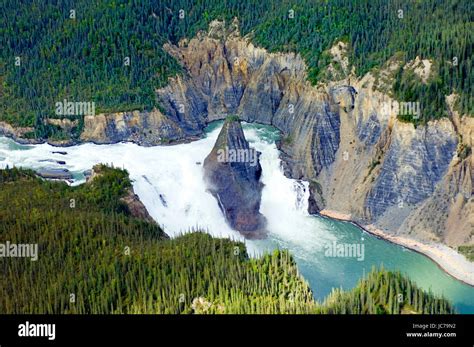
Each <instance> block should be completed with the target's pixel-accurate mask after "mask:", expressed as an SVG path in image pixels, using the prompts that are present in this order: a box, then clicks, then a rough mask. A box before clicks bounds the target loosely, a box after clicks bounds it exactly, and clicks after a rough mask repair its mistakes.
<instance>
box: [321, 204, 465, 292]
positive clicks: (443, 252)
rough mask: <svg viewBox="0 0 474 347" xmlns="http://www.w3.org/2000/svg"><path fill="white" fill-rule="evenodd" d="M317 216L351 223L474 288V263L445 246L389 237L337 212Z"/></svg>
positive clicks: (376, 229) (324, 212) (328, 211)
mask: <svg viewBox="0 0 474 347" xmlns="http://www.w3.org/2000/svg"><path fill="white" fill-rule="evenodd" d="M319 214H320V215H321V216H324V217H329V218H333V219H337V220H342V221H347V222H351V223H353V224H355V225H357V226H358V227H360V228H361V229H363V230H365V231H366V232H368V233H369V234H372V235H374V236H376V237H379V238H381V239H384V240H386V241H389V242H392V243H395V244H397V245H400V246H403V247H406V248H408V249H411V250H413V251H415V252H418V253H420V254H423V255H424V256H426V257H428V258H430V259H431V260H432V261H434V262H435V263H436V264H437V265H438V266H439V267H440V268H441V269H442V270H443V271H445V272H446V273H447V274H448V275H450V276H452V277H454V278H455V279H457V280H459V281H461V282H463V283H465V284H468V285H470V286H474V263H472V262H470V261H469V260H467V259H466V258H465V257H464V256H463V255H462V254H459V253H458V252H456V251H455V250H454V249H452V248H449V247H448V246H446V245H443V244H440V243H425V242H421V241H418V240H413V239H410V238H408V237H406V236H397V235H391V234H389V233H387V232H385V231H382V230H380V229H378V228H376V227H375V226H373V225H360V224H359V223H356V222H354V221H353V220H352V219H351V215H349V214H344V213H340V212H337V211H331V210H321V211H320V212H319Z"/></svg>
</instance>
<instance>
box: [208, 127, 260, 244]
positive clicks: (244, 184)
mask: <svg viewBox="0 0 474 347" xmlns="http://www.w3.org/2000/svg"><path fill="white" fill-rule="evenodd" d="M259 157H260V153H259V152H257V151H256V150H255V149H253V148H251V147H250V146H249V143H248V141H247V140H246V139H245V135H244V132H243V130H242V127H241V125H240V121H239V120H235V119H234V120H232V119H230V120H229V119H228V120H226V121H225V123H224V125H223V127H222V129H221V131H220V133H219V136H218V138H217V141H216V143H215V145H214V148H213V149H212V151H211V153H209V155H208V156H207V157H206V159H205V160H204V165H203V169H204V179H205V182H206V185H207V189H208V191H209V192H210V193H211V194H212V195H213V196H214V197H215V198H216V200H217V202H218V204H219V207H220V209H221V210H222V212H223V214H224V216H225V218H226V220H227V222H228V223H229V225H230V226H231V227H232V228H233V229H235V230H238V231H239V232H240V233H241V234H242V235H244V236H245V237H247V238H250V239H258V238H263V237H264V236H265V234H266V230H265V227H266V219H265V217H264V216H263V215H262V214H261V213H260V211H259V210H260V201H261V196H262V188H263V183H262V182H261V181H260V178H261V175H262V167H261V166H260V161H259Z"/></svg>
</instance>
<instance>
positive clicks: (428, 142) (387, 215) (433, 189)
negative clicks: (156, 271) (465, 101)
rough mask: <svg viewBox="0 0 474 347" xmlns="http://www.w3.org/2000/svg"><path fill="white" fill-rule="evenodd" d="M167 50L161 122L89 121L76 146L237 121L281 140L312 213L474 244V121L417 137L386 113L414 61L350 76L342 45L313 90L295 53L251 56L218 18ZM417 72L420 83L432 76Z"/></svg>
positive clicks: (455, 121) (179, 133)
mask: <svg viewBox="0 0 474 347" xmlns="http://www.w3.org/2000/svg"><path fill="white" fill-rule="evenodd" d="M165 49H166V50H167V51H168V52H169V53H170V54H172V55H173V56H175V57H176V58H177V59H178V60H179V61H180V62H181V63H182V64H183V66H184V68H185V71H186V74H185V75H183V76H177V77H175V78H173V79H171V80H170V81H169V85H168V86H167V87H165V88H163V89H160V90H157V96H158V98H159V99H160V101H161V104H162V105H163V113H162V112H160V111H154V112H152V113H132V114H130V113H126V114H115V115H101V116H100V117H99V118H96V119H86V122H85V131H84V134H83V140H88V141H90V140H92V141H95V142H101V141H102V140H103V139H107V141H116V140H134V141H136V142H139V143H142V144H150V145H151V144H160V143H162V142H163V139H164V138H166V139H167V141H176V140H183V139H189V138H194V137H196V136H200V135H201V134H202V131H203V128H204V127H205V125H206V124H207V123H208V122H210V121H213V120H217V119H223V118H225V117H226V116H227V115H232V114H235V115H238V116H239V117H240V119H242V120H244V121H248V122H259V123H263V124H270V125H273V126H275V127H277V128H278V129H279V130H280V131H281V133H282V140H281V143H280V149H281V151H282V159H283V164H284V169H285V173H286V174H287V175H288V176H290V177H293V178H297V179H305V180H308V181H309V182H310V188H311V192H312V196H311V201H310V208H311V212H317V211H319V210H321V209H330V210H335V211H339V212H342V213H345V214H349V215H351V218H352V219H354V220H357V221H358V222H360V223H362V224H373V225H375V226H376V227H379V228H381V229H385V230H386V231H389V232H393V233H404V234H409V235H411V237H414V238H421V239H424V240H432V239H435V240H438V241H441V242H445V243H447V244H449V245H452V246H456V245H460V244H474V238H473V235H472V234H473V230H474V223H473V204H474V202H473V197H472V189H473V188H472V187H473V177H474V173H473V167H474V165H473V156H472V153H471V152H470V151H467V150H465V148H467V147H470V146H472V142H473V140H472V134H473V127H474V124H473V121H472V120H473V119H472V118H469V117H467V116H465V117H461V116H460V115H456V114H454V113H453V114H452V117H451V118H450V119H448V118H446V119H442V120H438V121H431V122H429V123H428V124H427V125H426V126H419V127H417V128H415V127H414V126H413V125H412V124H407V123H402V122H400V121H398V120H397V117H396V112H395V111H394V110H392V109H388V110H387V107H386V106H387V105H391V104H392V102H393V101H394V100H393V99H392V98H391V96H390V89H391V84H392V82H393V76H394V74H395V73H396V72H397V71H398V69H400V68H404V69H410V68H411V69H414V72H415V73H416V72H417V71H415V70H416V69H417V66H418V65H420V64H414V63H413V62H412V63H408V64H405V65H403V62H401V61H400V60H399V59H397V57H393V58H392V59H390V60H389V61H388V62H387V63H386V65H385V66H383V67H381V68H380V69H378V70H377V71H373V72H370V73H368V74H367V75H365V76H363V77H362V78H357V77H356V76H355V74H354V69H353V68H352V67H351V65H350V62H349V60H348V59H347V50H348V47H347V45H346V44H344V43H342V42H340V43H337V44H336V45H335V46H334V47H333V48H331V50H330V53H331V54H332V56H333V61H332V62H331V64H330V66H329V67H328V69H327V71H326V73H325V75H324V81H322V82H321V83H320V84H319V85H318V86H311V85H310V84H309V83H308V82H307V80H306V77H307V76H306V66H305V63H304V61H303V60H302V58H301V57H300V56H299V55H295V54H291V53H285V54H282V53H269V52H267V51H266V50H264V49H261V48H258V47H255V46H254V45H253V44H252V43H251V42H250V40H249V39H248V38H246V37H241V36H240V34H239V32H238V23H237V22H236V21H234V22H233V23H232V24H231V25H229V26H225V25H224V24H223V23H222V22H217V21H215V22H213V23H211V25H210V28H209V31H208V32H207V33H204V32H201V33H199V34H198V35H197V36H196V37H195V38H192V39H190V40H183V41H181V42H180V43H179V45H178V46H172V45H165ZM425 65H426V64H424V65H423V66H425ZM422 72H423V76H420V78H421V80H422V81H423V80H425V79H427V78H429V74H430V73H432V71H431V70H430V69H423V71H422ZM420 73H421V72H420ZM147 132H148V133H147ZM463 146H464V147H463ZM463 148H464V149H463Z"/></svg>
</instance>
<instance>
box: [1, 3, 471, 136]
mask: <svg viewBox="0 0 474 347" xmlns="http://www.w3.org/2000/svg"><path fill="white" fill-rule="evenodd" d="M0 11H1V13H0V16H1V18H2V26H1V27H0V44H1V47H2V50H1V52H0V80H1V84H0V105H1V111H0V120H4V121H7V122H9V123H11V124H13V125H17V126H34V127H35V131H34V132H33V133H31V134H28V136H35V137H48V136H50V137H61V134H60V131H59V129H58V128H55V126H53V125H47V126H45V124H44V119H45V118H47V117H54V116H55V115H54V110H55V107H54V105H55V103H56V102H60V101H62V100H63V99H68V100H71V101H86V102H88V101H94V102H95V103H96V113H99V112H106V111H125V110H132V109H133V110H134V109H151V108H153V107H159V105H158V102H157V100H156V98H155V95H154V90H155V89H156V88H159V87H161V86H163V85H165V84H166V83H167V79H168V77H169V76H173V75H175V74H176V73H180V72H181V68H180V66H179V64H178V63H177V62H176V61H175V60H174V59H173V58H172V57H170V56H169V55H168V54H167V53H166V52H165V51H164V50H163V49H162V45H163V44H164V43H165V42H167V41H171V42H172V43H177V41H179V40H180V39H181V38H183V37H192V36H194V35H195V34H196V32H197V31H198V30H201V29H206V28H207V25H208V23H209V22H210V21H211V20H214V19H226V20H231V19H232V18H233V17H237V18H238V19H239V21H240V24H241V31H242V34H244V35H245V34H250V35H251V37H252V40H253V41H254V42H255V44H257V45H259V46H262V47H265V48H267V49H269V50H270V51H294V52H298V53H300V54H301V55H302V56H303V57H304V58H305V60H306V62H307V64H308V67H309V71H308V78H309V79H310V81H311V82H312V83H317V82H318V81H319V80H320V79H321V77H322V76H321V71H323V70H324V68H325V66H326V64H327V59H325V56H324V52H325V51H327V49H328V48H329V47H331V45H332V44H333V43H334V42H335V41H336V40H340V39H342V40H345V41H348V42H349V43H350V60H351V61H352V62H353V64H354V65H355V68H356V72H357V74H358V75H361V74H364V73H365V72H367V71H369V70H370V69H372V68H374V67H378V66H381V65H382V64H383V63H385V62H386V61H387V59H389V58H390V57H392V56H393V55H394V54H396V53H397V52H401V53H400V56H401V57H402V58H403V60H404V61H409V60H412V59H414V58H415V57H416V56H420V57H421V58H422V59H432V60H433V62H434V64H433V69H434V72H435V73H434V75H433V77H432V78H430V80H429V81H427V83H426V84H424V83H420V81H417V80H416V79H413V78H409V77H407V76H404V74H403V73H400V74H399V75H398V76H397V83H396V84H395V88H396V90H395V91H394V92H395V95H396V96H397V97H398V98H399V99H400V100H403V101H418V102H420V103H421V104H422V109H423V110H424V111H423V116H424V118H425V119H429V118H436V117H442V116H445V115H446V112H445V111H446V107H445V102H444V96H445V95H448V94H451V93H452V92H453V91H454V92H456V93H458V94H460V96H461V98H460V99H459V100H460V101H459V105H457V107H458V108H459V109H460V110H461V111H462V112H463V113H469V114H471V115H472V114H474V97H473V95H474V93H473V90H472V88H473V85H474V80H473V79H474V77H473V75H472V74H469V72H470V70H471V68H472V49H473V42H474V21H473V17H474V3H473V2H472V1H469V0H426V1H416V0H410V1H403V0H394V1H386V0H370V1H368V0H334V1H326V0H302V1H295V2H291V1H287V0H269V1H258V0H249V1H239V0H227V1H222V0H208V1H195V0H168V1H133V0H117V1H99V2H90V1H85V0H79V1H72V0H65V1H60V2H58V1H54V0H47V1H44V0H33V1H28V2H25V1H8V0H1V10H0ZM128 58H129V62H130V64H128V63H127V61H128ZM77 118H78V120H79V123H78V124H77V126H75V128H74V131H73V133H74V135H75V136H77V135H78V134H79V133H80V131H81V127H82V118H81V117H77Z"/></svg>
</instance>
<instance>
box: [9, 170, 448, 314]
mask: <svg viewBox="0 0 474 347" xmlns="http://www.w3.org/2000/svg"><path fill="white" fill-rule="evenodd" d="M95 172H96V173H97V175H96V176H95V177H94V178H93V180H92V181H91V182H88V183H86V184H84V185H81V186H79V187H69V186H67V185H66V184H64V183H60V182H50V181H43V180H40V179H38V178H36V177H35V175H34V173H33V172H31V171H25V170H18V169H9V170H3V171H0V221H1V223H0V243H6V242H7V241H9V242H10V243H27V244H31V243H37V244H38V248H39V252H38V260H37V261H31V260H30V259H29V258H0V272H1V274H0V275H1V276H0V313H80V314H87V313H101V314H102V313H193V312H194V313H348V312H351V313H399V312H403V313H404V312H405V311H404V310H406V308H407V307H410V308H412V310H413V311H414V312H430V313H452V312H453V308H452V307H451V306H450V304H449V302H447V301H446V300H444V299H440V298H436V297H435V296H434V295H432V294H430V293H425V292H423V291H422V290H420V289H417V288H416V286H415V285H414V284H413V283H412V282H410V281H409V280H407V279H405V278H403V277H402V276H401V275H400V274H394V273H390V272H386V271H380V272H377V271H375V270H374V272H372V273H371V274H370V275H369V277H368V279H367V280H363V281H361V282H360V284H359V285H358V286H357V287H356V288H355V289H354V290H352V291H348V292H342V291H336V292H335V293H333V294H332V295H331V296H330V297H329V298H328V299H327V300H326V302H324V303H322V304H321V303H318V302H315V301H314V299H313V295H312V292H311V290H310V288H309V286H308V284H307V283H306V282H305V281H304V280H303V279H302V278H301V277H300V275H299V274H298V270H297V267H296V264H295V261H294V260H293V258H292V257H291V255H290V254H289V253H288V252H287V251H274V252H273V253H272V254H267V255H265V256H263V257H261V258H258V259H251V258H249V257H248V255H247V253H246V250H245V246H244V244H243V243H241V242H235V241H231V240H228V239H216V238H213V237H211V236H209V235H207V234H204V233H200V232H195V233H190V234H186V235H182V236H180V237H177V238H174V239H168V238H167V237H166V235H165V234H164V233H163V231H162V230H161V229H160V228H159V227H158V226H157V225H156V224H155V223H151V222H149V221H145V220H142V219H138V218H135V217H133V216H132V215H131V213H130V211H129V210H128V208H127V205H125V204H124V203H123V202H121V198H122V197H123V196H124V195H125V194H127V189H128V188H129V187H130V180H129V179H128V176H127V173H126V171H122V170H117V169H112V168H108V167H105V166H100V167H96V168H95ZM71 199H75V206H74V207H71ZM399 293H401V294H402V295H403V296H404V298H406V299H403V300H402V301H401V302H400V303H398V302H397V303H396V302H395V301H394V300H396V297H397V295H398V294H399ZM71 294H73V295H74V297H72V296H71ZM71 298H74V302H71ZM410 312H411V310H410Z"/></svg>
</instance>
